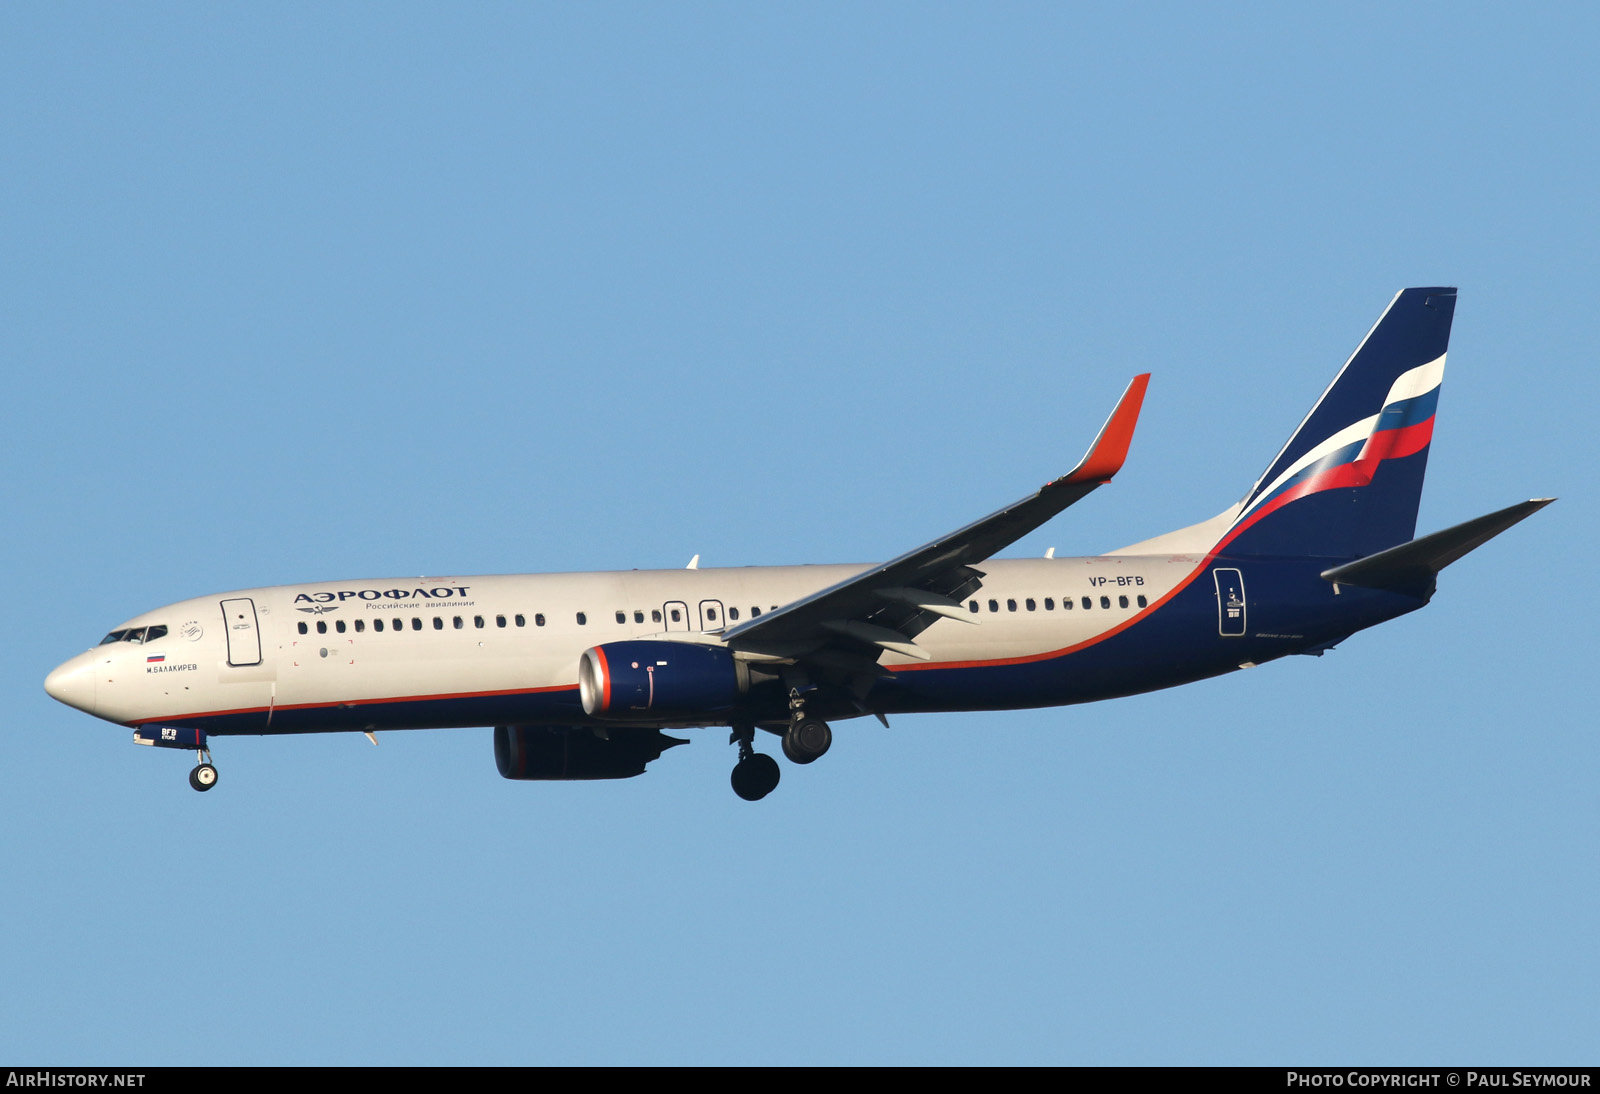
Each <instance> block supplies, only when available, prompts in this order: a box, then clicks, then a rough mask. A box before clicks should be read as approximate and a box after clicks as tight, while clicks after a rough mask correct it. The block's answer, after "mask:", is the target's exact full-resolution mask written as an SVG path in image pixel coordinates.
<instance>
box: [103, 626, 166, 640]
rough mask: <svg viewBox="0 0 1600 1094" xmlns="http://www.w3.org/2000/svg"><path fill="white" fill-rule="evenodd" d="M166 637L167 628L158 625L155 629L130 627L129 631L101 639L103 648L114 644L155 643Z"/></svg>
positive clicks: (114, 632)
mask: <svg viewBox="0 0 1600 1094" xmlns="http://www.w3.org/2000/svg"><path fill="white" fill-rule="evenodd" d="M166 636H167V628H166V626H165V625H163V624H161V623H157V624H156V625H155V626H153V627H130V628H129V629H127V630H122V631H112V632H111V633H110V634H108V635H106V636H105V637H104V638H102V639H100V644H101V645H102V646H109V645H111V643H113V642H133V643H137V644H142V643H145V642H154V641H156V640H157V639H160V638H165V637H166Z"/></svg>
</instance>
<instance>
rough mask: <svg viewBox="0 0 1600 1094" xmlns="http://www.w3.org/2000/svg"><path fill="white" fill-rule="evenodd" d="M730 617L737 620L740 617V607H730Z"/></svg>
mask: <svg viewBox="0 0 1600 1094" xmlns="http://www.w3.org/2000/svg"><path fill="white" fill-rule="evenodd" d="M728 618H729V619H733V620H737V619H738V618H739V609H738V608H729V609H728Z"/></svg>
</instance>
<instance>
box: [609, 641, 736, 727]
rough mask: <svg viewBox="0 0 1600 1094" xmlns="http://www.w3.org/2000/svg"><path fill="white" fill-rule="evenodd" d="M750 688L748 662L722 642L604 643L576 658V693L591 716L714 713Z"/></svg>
mask: <svg viewBox="0 0 1600 1094" xmlns="http://www.w3.org/2000/svg"><path fill="white" fill-rule="evenodd" d="M749 690H750V670H749V668H748V666H746V665H745V664H744V663H743V662H742V661H736V660H735V659H734V656H733V653H732V652H731V651H729V650H726V649H723V648H722V647H721V646H697V645H695V644H693V643H691V642H607V643H606V644H605V645H603V646H595V647H594V648H592V649H587V650H584V651H583V657H582V659H581V660H580V661H579V662H578V693H579V695H580V696H581V697H582V699H583V712H584V713H585V714H587V715H589V717H591V718H614V719H617V720H620V721H659V720H667V721H672V720H677V719H695V718H699V717H712V718H714V717H715V716H716V715H717V714H719V713H721V712H723V711H727V710H731V709H733V708H734V707H735V706H737V705H738V703H739V699H740V697H741V696H743V695H744V694H745V693H746V692H747V691H749Z"/></svg>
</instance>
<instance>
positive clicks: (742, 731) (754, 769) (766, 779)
mask: <svg viewBox="0 0 1600 1094" xmlns="http://www.w3.org/2000/svg"><path fill="white" fill-rule="evenodd" d="M755 735H756V731H755V728H754V727H753V726H734V727H733V735H732V736H730V737H729V738H728V743H729V744H732V743H734V742H735V741H737V742H738V744H739V762H738V763H736V764H734V765H733V779H732V782H733V792H734V793H735V794H737V795H739V796H740V797H741V798H743V799H744V800H745V801H747V802H758V801H760V800H761V799H762V798H764V797H766V796H767V795H768V794H770V793H772V792H773V791H774V790H776V789H777V788H778V780H779V779H780V778H781V777H782V775H783V773H782V772H781V771H779V770H778V761H777V760H774V759H773V758H772V757H771V756H768V755H767V754H766V753H764V752H757V751H756V750H755V747H754V746H753V745H752V744H751V742H752V741H753V740H754V739H755Z"/></svg>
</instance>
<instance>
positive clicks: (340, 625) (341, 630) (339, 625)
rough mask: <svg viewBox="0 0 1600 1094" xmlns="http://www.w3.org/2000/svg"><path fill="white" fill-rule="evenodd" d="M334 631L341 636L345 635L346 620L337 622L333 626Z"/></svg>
mask: <svg viewBox="0 0 1600 1094" xmlns="http://www.w3.org/2000/svg"><path fill="white" fill-rule="evenodd" d="M333 629H334V630H336V631H338V632H339V633H340V634H343V633H344V620H342V619H340V620H338V621H336V622H335V623H334V625H333Z"/></svg>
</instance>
